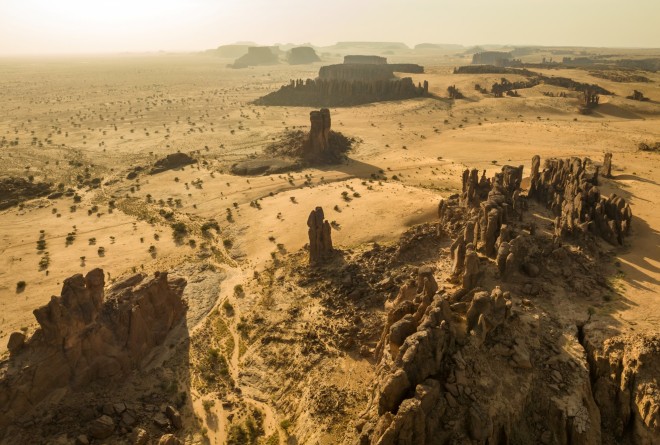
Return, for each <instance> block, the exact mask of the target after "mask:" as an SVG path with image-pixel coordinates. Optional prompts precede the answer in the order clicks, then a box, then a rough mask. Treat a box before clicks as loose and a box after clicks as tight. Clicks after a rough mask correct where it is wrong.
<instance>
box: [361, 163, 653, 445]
mask: <svg viewBox="0 0 660 445" xmlns="http://www.w3.org/2000/svg"><path fill="white" fill-rule="evenodd" d="M551 164H552V163H551ZM586 164H587V163H586V162H585V163H583V162H582V161H580V160H577V161H575V162H569V163H568V165H569V166H570V165H572V166H573V168H579V171H577V173H576V174H577V175H578V177H580V178H582V179H583V181H585V182H587V181H596V180H597V173H596V172H595V167H594V166H593V165H586ZM522 173H523V168H522V166H520V167H511V166H505V167H503V168H502V171H501V172H499V173H497V174H495V176H494V177H492V178H490V179H488V178H486V176H485V174H482V176H481V178H480V177H479V172H478V171H477V170H466V171H465V172H464V174H463V178H462V179H463V189H462V192H461V194H460V195H453V196H450V197H448V198H446V199H443V200H441V201H440V203H439V205H438V216H439V218H440V223H439V228H438V233H439V234H441V235H442V236H444V235H449V236H451V237H453V238H454V241H453V243H452V244H451V246H450V249H449V251H450V254H451V255H452V263H451V270H450V271H448V278H449V281H450V282H455V283H456V284H457V286H456V287H455V290H453V291H447V290H445V289H444V288H439V287H438V285H437V283H436V280H435V277H434V272H433V269H432V268H430V267H427V266H424V267H420V268H419V269H418V273H417V280H416V281H410V282H408V283H404V284H403V285H402V286H401V288H400V291H399V294H398V295H397V297H396V299H395V300H394V301H393V303H392V304H391V306H390V307H389V311H388V313H387V320H386V323H385V326H384V328H383V330H382V334H381V337H380V340H379V343H378V345H377V347H376V349H375V353H374V356H375V359H376V361H377V368H376V373H377V375H376V380H375V382H374V388H373V392H372V398H371V399H370V402H369V405H368V407H367V409H366V410H365V411H364V413H363V415H362V418H361V420H360V421H359V422H358V423H357V430H358V432H359V438H358V439H357V441H356V442H355V443H356V444H360V445H394V444H396V445H403V444H406V445H407V444H410V445H412V444H416V445H417V444H419V445H427V444H428V445H431V444H445V443H480V444H486V443H487V444H494V445H504V444H508V443H543V444H569V443H579V444H590V445H597V444H601V443H615V442H614V441H613V440H614V438H616V439H617V440H619V439H621V440H623V441H622V442H619V441H617V442H616V443H648V444H651V443H655V442H654V441H655V440H656V439H657V437H660V436H658V432H659V431H660V417H659V416H660V392H659V391H658V388H657V385H655V384H654V383H652V380H653V377H651V375H652V374H653V372H654V371H655V372H657V365H658V358H659V357H660V349H659V345H660V343H659V342H658V340H657V338H655V337H652V338H648V337H647V338H644V339H643V341H640V342H639V343H641V344H640V345H638V346H635V348H634V349H633V350H632V351H629V350H627V349H626V345H628V344H630V342H628V341H617V342H612V343H609V342H605V345H603V346H602V347H601V346H599V345H596V344H594V345H590V344H587V345H586V346H585V347H586V350H587V354H586V355H585V354H584V350H583V349H582V344H581V342H582V341H583V340H582V336H583V335H584V333H581V332H580V331H579V329H580V328H579V327H576V326H573V328H570V327H566V325H565V323H566V321H565V320H564V319H559V318H554V317H553V315H552V314H548V313H547V308H545V307H544V309H542V310H536V309H535V308H534V307H533V303H532V302H530V301H529V300H527V299H525V298H522V299H521V298H520V297H518V296H517V295H516V294H517V293H522V294H526V295H538V294H539V292H540V289H541V288H543V289H544V290H545V289H550V286H547V285H546V284H545V283H551V282H555V283H561V284H558V285H559V286H562V287H564V289H565V290H568V289H570V290H571V292H580V294H581V295H585V296H586V295H590V296H591V295H592V294H593V293H594V292H596V288H597V287H598V285H597V283H598V282H599V280H601V279H602V277H600V278H599V277H598V276H596V275H597V273H596V272H595V268H597V267H599V266H597V265H595V264H594V262H593V260H592V259H591V258H590V257H588V256H587V255H584V254H583V253H581V252H575V251H573V252H571V249H569V248H564V247H562V246H561V245H557V244H556V243H555V242H554V241H553V240H552V239H551V238H550V237H548V236H547V235H535V230H534V224H533V223H532V222H529V221H525V219H529V217H527V218H525V219H523V218H522V217H523V213H522V212H523V211H524V210H525V209H526V207H527V201H526V198H525V195H524V192H521V190H520V186H521V182H522ZM571 174H572V173H571V170H570V167H567V168H566V169H564V166H563V164H561V168H558V169H553V168H552V167H551V166H548V165H547V164H546V168H544V169H543V170H540V158H539V157H538V156H535V157H534V158H533V159H532V171H531V184H530V187H531V188H530V197H531V196H532V195H533V196H538V195H542V196H547V194H546V193H547V186H548V183H549V182H548V181H547V180H546V179H547V178H549V177H553V176H555V175H556V177H555V179H556V180H557V182H556V183H555V185H556V187H553V191H554V192H555V193H560V194H561V196H564V195H563V193H564V192H565V189H571V188H572V185H571V181H570V178H571V177H572V176H571ZM567 193H568V195H567V196H575V195H574V194H572V192H571V191H569V192H567ZM553 196H554V195H553ZM479 252H481V255H480V254H479ZM489 257H490V258H489ZM493 257H494V258H493ZM575 270H579V271H580V272H579V273H575V272H574V271H575ZM484 272H485V273H486V274H487V275H488V276H490V277H491V278H490V279H489V280H488V281H489V282H492V277H495V278H499V279H501V280H502V281H503V283H502V285H501V286H495V287H494V288H492V290H490V291H489V290H486V289H483V288H482V287H479V286H481V285H482V280H480V279H479V275H483V274H484ZM569 277H571V279H567V278H569ZM582 280H589V281H588V283H587V282H584V283H582ZM483 281H484V282H485V281H486V280H483ZM420 283H424V284H423V285H421V284H420ZM594 338H597V336H596V337H594ZM585 342H586V341H585ZM583 344H584V343H583ZM570 348H575V351H577V352H576V353H573V352H571V353H570V354H568V355H567V354H565V353H563V352H562V351H563V350H569V349H570ZM579 351H582V353H580V352H579ZM594 378H595V380H594ZM592 387H593V391H592ZM601 416H602V422H601ZM612 430H614V431H612ZM606 437H607V440H605V438H606Z"/></svg>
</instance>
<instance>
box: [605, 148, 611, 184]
mask: <svg viewBox="0 0 660 445" xmlns="http://www.w3.org/2000/svg"><path fill="white" fill-rule="evenodd" d="M603 176H604V177H606V178H611V177H612V153H609V152H607V153H605V158H604V159H603Z"/></svg>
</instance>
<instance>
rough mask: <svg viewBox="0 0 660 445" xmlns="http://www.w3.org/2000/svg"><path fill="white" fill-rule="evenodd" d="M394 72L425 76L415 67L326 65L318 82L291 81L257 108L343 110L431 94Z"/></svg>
mask: <svg viewBox="0 0 660 445" xmlns="http://www.w3.org/2000/svg"><path fill="white" fill-rule="evenodd" d="M394 71H398V72H410V73H423V72H424V67H422V66H419V65H413V64H394V65H390V64H387V63H378V64H376V63H343V64H335V65H328V66H322V67H321V68H320V69H319V76H318V78H316V79H307V80H302V79H298V80H291V81H290V83H289V84H288V85H284V86H282V87H281V88H280V89H279V90H277V91H273V92H272V93H269V94H267V95H265V96H263V97H261V98H259V99H257V100H256V101H255V102H254V103H255V104H257V105H276V106H306V107H343V106H354V105H360V104H366V103H372V102H381V101H388V100H403V99H410V98H413V97H423V96H427V95H428V94H429V86H428V82H427V81H424V82H423V83H422V82H419V83H418V84H417V85H415V83H414V82H413V80H412V78H410V77H404V78H398V77H397V76H395V75H394Z"/></svg>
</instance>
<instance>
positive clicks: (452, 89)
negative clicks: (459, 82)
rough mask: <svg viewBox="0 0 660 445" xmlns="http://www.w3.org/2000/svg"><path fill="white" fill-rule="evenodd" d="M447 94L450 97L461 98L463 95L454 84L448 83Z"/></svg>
mask: <svg viewBox="0 0 660 445" xmlns="http://www.w3.org/2000/svg"><path fill="white" fill-rule="evenodd" d="M447 94H448V95H449V98H450V99H463V98H464V97H465V96H463V93H461V92H460V91H459V90H458V88H456V85H450V86H448V87H447Z"/></svg>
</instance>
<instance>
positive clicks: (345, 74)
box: [319, 63, 394, 81]
mask: <svg viewBox="0 0 660 445" xmlns="http://www.w3.org/2000/svg"><path fill="white" fill-rule="evenodd" d="M319 79H321V80H359V81H378V80H391V79H394V71H392V67H390V66H389V65H385V64H383V65H380V64H346V63H344V64H337V65H327V66H322V67H321V69H320V70H319Z"/></svg>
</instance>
